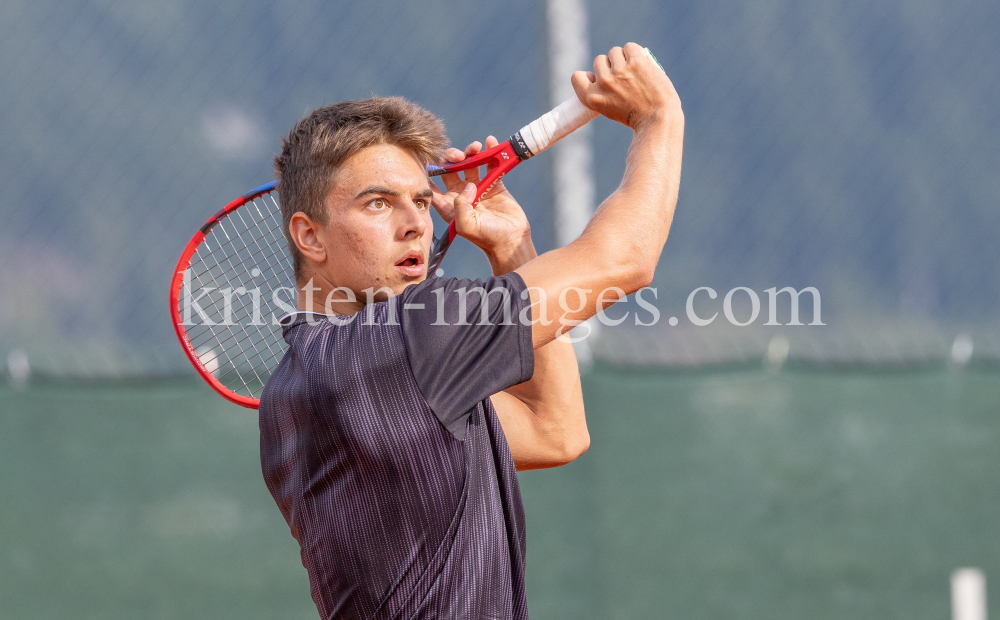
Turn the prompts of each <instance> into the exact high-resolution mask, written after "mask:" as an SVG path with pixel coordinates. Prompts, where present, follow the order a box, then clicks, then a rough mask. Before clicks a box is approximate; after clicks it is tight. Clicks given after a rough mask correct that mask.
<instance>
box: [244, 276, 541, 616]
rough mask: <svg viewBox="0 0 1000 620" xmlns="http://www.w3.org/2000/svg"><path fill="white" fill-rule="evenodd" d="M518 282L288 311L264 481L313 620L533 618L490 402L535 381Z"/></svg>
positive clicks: (264, 410)
mask: <svg viewBox="0 0 1000 620" xmlns="http://www.w3.org/2000/svg"><path fill="white" fill-rule="evenodd" d="M526 293H527V292H526V291H525V285H524V282H523V280H521V278H520V276H518V275H517V274H516V273H511V274H508V275H505V276H501V277H497V278H489V279H488V280H487V281H486V282H480V281H478V280H476V281H470V280H455V279H443V278H435V279H430V280H426V281H424V282H422V283H420V284H415V285H412V286H410V287H408V288H407V289H406V290H405V291H404V292H403V293H402V294H401V295H400V296H398V297H395V298H393V299H390V300H389V301H386V302H380V303H375V304H370V305H368V306H366V308H365V309H364V310H363V311H362V312H360V313H358V314H356V315H354V317H351V318H344V317H330V316H327V315H320V314H307V313H296V314H293V315H290V316H289V317H286V319H285V320H284V337H285V340H286V341H287V342H288V344H289V349H288V351H287V353H286V354H285V357H284V358H283V359H282V361H281V363H280V364H279V365H278V367H277V369H276V370H275V371H274V373H273V374H272V375H271V378H270V380H269V381H268V382H267V385H266V386H265V388H264V393H263V395H262V397H261V403H260V432H261V440H260V441H261V465H262V468H263V472H264V479H265V481H266V483H267V487H268V489H269V490H270V492H271V494H272V496H273V497H274V500H275V501H276V502H277V504H278V507H279V509H280V510H281V513H282V515H284V517H285V520H286V522H287V523H288V525H289V527H290V528H291V533H292V536H294V537H295V539H296V540H297V541H298V543H299V547H300V551H301V557H302V563H303V565H304V566H305V568H306V570H307V571H308V573H309V583H310V588H311V591H312V597H313V600H314V601H315V603H316V606H317V608H318V609H319V613H320V616H321V617H322V618H400V619H417V618H427V619H430V618H441V619H444V618H496V619H521V618H527V615H528V612H527V604H526V601H525V591H524V554H525V533H524V512H523V508H522V505H521V494H520V490H519V488H518V484H517V476H516V473H515V470H514V462H513V459H512V458H511V454H510V449H509V448H508V446H507V440H506V438H505V437H504V433H503V429H502V428H501V426H500V423H499V420H498V419H497V414H496V411H495V410H494V408H493V405H492V403H491V402H490V398H489V397H490V395H491V394H494V393H496V392H499V391H501V390H503V389H506V388H508V387H510V386H512V385H515V384H517V383H521V382H523V381H526V380H528V379H530V378H531V376H532V374H533V369H534V353H533V350H532V346H531V326H530V324H527V322H526V321H521V320H519V319H520V318H521V317H522V313H524V314H526V313H527V312H526V311H527V309H528V308H529V307H530V306H529V304H530V301H528V300H527V294H526Z"/></svg>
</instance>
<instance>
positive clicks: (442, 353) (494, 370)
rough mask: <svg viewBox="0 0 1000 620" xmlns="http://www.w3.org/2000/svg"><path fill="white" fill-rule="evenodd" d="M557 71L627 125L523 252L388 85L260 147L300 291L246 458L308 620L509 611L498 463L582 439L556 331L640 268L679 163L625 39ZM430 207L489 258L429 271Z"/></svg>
mask: <svg viewBox="0 0 1000 620" xmlns="http://www.w3.org/2000/svg"><path fill="white" fill-rule="evenodd" d="M572 79H573V86H574V88H575V90H576V93H577V96H578V97H579V98H580V100H581V101H582V102H583V104H584V105H586V106H587V107H589V108H591V109H593V110H595V111H597V112H600V113H601V114H603V115H605V116H607V117H608V118H611V119H613V120H615V121H618V122H621V123H623V124H625V125H627V126H628V127H630V128H631V129H632V130H633V131H634V136H633V141H632V145H631V148H630V150H629V153H628V159H627V164H626V171H625V176H624V179H623V180H622V183H621V186H620V187H619V188H618V190H617V191H615V192H614V194H612V195H611V196H610V197H609V198H608V199H607V200H606V201H605V202H604V203H603V204H602V205H601V207H600V209H599V210H598V212H597V213H596V214H595V216H594V218H593V220H592V221H591V222H590V224H589V226H588V227H587V229H586V230H585V231H584V233H583V234H582V235H581V236H580V238H579V239H577V240H576V241H574V242H573V243H571V244H569V245H568V246H566V247H564V248H561V249H558V250H554V251H552V252H548V253H546V254H543V255H541V256H536V253H535V249H534V247H533V245H532V242H531V235H530V228H529V226H528V222H527V219H526V218H525V216H524V213H523V211H522V210H521V208H520V206H519V205H518V204H517V202H516V201H515V200H514V199H513V197H511V195H510V194H509V193H508V192H507V191H506V189H504V187H503V186H502V184H498V185H497V186H496V187H494V188H493V190H492V191H490V192H489V193H488V195H487V196H486V198H485V199H483V200H482V201H481V202H479V203H478V204H477V205H476V206H475V207H473V206H472V204H471V203H472V201H473V199H474V197H475V187H474V185H473V183H472V182H474V181H476V180H477V178H475V176H474V173H473V176H472V177H468V178H466V179H459V178H458V176H457V175H452V176H446V177H445V179H444V182H445V190H444V191H441V190H436V188H435V186H433V184H432V183H431V182H430V180H429V179H428V177H427V174H426V171H425V165H426V164H428V163H431V162H438V161H440V158H441V154H442V151H444V146H445V144H446V141H445V137H444V128H443V126H442V124H441V123H440V122H439V121H438V120H437V119H436V118H435V117H434V116H432V115H431V114H430V113H428V112H427V111H425V110H423V109H421V108H419V107H418V106H416V105H415V104H412V103H409V102H407V101H405V100H403V99H399V98H373V99H368V100H363V101H347V102H343V103H340V104H335V105H331V106H328V107H325V108H321V109H319V110H316V111H315V112H313V113H312V114H310V115H309V116H308V117H307V118H305V119H303V120H302V121H300V122H299V123H298V124H297V125H296V126H295V127H294V129H292V131H291V133H290V134H289V136H288V139H287V140H286V141H285V143H284V148H283V150H282V153H281V154H280V155H279V156H278V157H277V158H276V160H275V167H276V171H277V175H278V177H279V178H280V181H281V184H280V192H281V196H280V198H281V208H282V216H283V221H284V224H285V229H286V234H287V238H288V243H289V249H290V251H291V254H292V256H293V258H294V264H295V274H296V278H297V281H298V286H299V287H300V288H301V289H302V294H300V295H299V312H297V313H294V314H292V315H289V316H288V317H285V319H284V320H283V325H284V327H283V329H284V337H285V340H286V341H287V342H288V344H289V349H288V352H287V353H286V355H285V357H284V359H283V360H282V361H281V363H280V365H279V366H278V367H277V369H276V370H275V371H274V373H273V374H272V375H271V378H270V380H269V381H268V382H267V385H266V387H265V389H264V392H263V395H262V397H261V402H260V430H261V463H262V466H263V471H264V478H265V480H266V482H267V486H268V488H269V490H270V491H271V494H272V495H273V496H274V499H275V501H276V502H277V504H278V507H279V508H280V509H281V512H282V514H283V515H284V517H285V520H286V521H287V522H288V524H289V526H290V528H291V532H292V535H293V536H294V537H295V539H296V540H297V541H298V542H299V545H300V549H301V556H302V563H303V564H304V565H305V567H306V569H307V571H308V573H309V582H310V587H311V591H312V597H313V600H314V601H315V603H316V606H317V607H318V609H319V613H320V616H321V617H323V618H407V619H411V618H470V619H478V618H497V619H512V618H518V619H520V618H527V615H528V610H527V603H526V600H525V585H524V570H525V531H524V513H523V509H522V505H521V495H520V491H519V488H518V483H517V475H516V470H526V469H534V468H543V467H555V466H558V465H563V464H565V463H568V462H570V461H572V460H573V459H575V458H576V457H577V456H579V455H580V454H582V453H583V452H584V451H585V450H586V449H587V447H588V445H589V442H590V439H589V435H588V432H587V425H586V421H585V419H584V408H583V398H582V395H581V391H580V375H579V371H578V368H577V363H576V358H575V357H574V354H573V348H572V345H570V344H568V343H567V342H563V341H560V340H556V338H557V336H558V335H559V334H560V333H561V331H563V330H565V329H566V325H571V324H573V322H577V321H582V320H585V319H587V318H589V317H591V316H593V315H594V314H596V313H597V311H598V310H600V309H601V306H599V305H597V303H598V302H597V298H598V293H599V292H600V291H602V290H605V289H609V288H611V287H618V288H620V289H623V290H624V291H626V292H629V293H631V292H634V291H636V290H638V289H640V288H641V287H643V286H645V285H647V284H649V282H650V281H651V279H652V277H653V271H654V269H655V267H656V263H657V260H658V258H659V254H660V252H661V250H662V248H663V244H664V243H665V241H666V238H667V233H668V230H669V228H670V221H671V218H672V215H673V210H674V205H675V203H676V200H677V191H678V184H679V181H680V167H681V150H682V142H683V131H684V117H683V114H682V112H681V106H680V100H679V98H678V97H677V94H676V92H675V91H674V88H673V86H672V84H671V83H670V80H669V79H668V78H667V77H666V76H665V75H664V74H663V73H662V72H661V71H660V69H659V68H658V67H657V66H656V65H655V64H654V63H653V61H651V60H650V59H649V58H647V57H646V55H645V54H644V53H643V48H642V47H640V46H638V45H636V44H634V43H629V44H628V45H626V46H625V47H624V48H620V47H615V48H613V49H612V50H611V51H610V52H609V53H608V54H607V55H601V56H598V57H597V58H596V59H595V61H594V71H593V73H590V72H583V71H580V72H577V73H576V74H574V75H573V78H572ZM494 144H496V141H495V140H494V139H492V138H490V139H489V140H488V141H487V143H486V146H487V147H488V146H492V145H494ZM479 149H480V145H479V144H478V143H474V144H473V145H471V146H470V147H469V148H468V149H466V151H465V152H464V153H463V152H461V151H458V150H457V149H450V150H448V151H444V153H443V155H444V158H445V159H447V160H450V161H460V160H461V159H463V158H464V157H465V156H466V155H467V154H471V153H476V152H478V151H479ZM432 206H433V207H435V208H437V209H438V211H439V213H440V214H441V215H442V217H444V218H445V219H446V220H451V219H452V218H455V219H456V220H457V222H456V226H457V230H458V234H459V235H461V236H463V237H465V238H467V239H469V240H470V241H472V242H473V243H475V244H476V245H478V246H479V247H480V248H482V250H483V251H484V252H485V253H486V255H487V257H488V258H489V261H490V264H491V266H492V270H493V276H492V277H490V278H488V279H486V280H485V281H479V280H476V281H469V280H456V279H449V278H443V277H441V278H428V275H429V274H427V273H426V262H427V258H428V251H429V248H430V245H431V240H432V224H431V216H430V209H431V207H432ZM574 309H575V310H574Z"/></svg>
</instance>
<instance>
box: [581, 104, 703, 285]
mask: <svg viewBox="0 0 1000 620" xmlns="http://www.w3.org/2000/svg"><path fill="white" fill-rule="evenodd" d="M683 140H684V115H683V113H681V110H680V104H679V102H678V103H677V106H676V108H672V109H666V110H663V111H661V112H659V113H657V114H655V115H654V116H651V117H650V118H649V119H647V120H646V121H645V122H644V123H643V124H642V125H641V126H640V127H639V128H638V129H637V130H636V132H635V135H634V138H633V140H632V145H631V147H630V149H629V153H628V159H627V160H626V165H625V174H624V177H623V178H622V182H621V185H620V186H619V187H618V189H617V190H616V191H615V192H614V193H613V194H612V195H611V196H609V197H608V199H607V200H605V201H604V203H603V204H602V205H601V206H600V208H599V209H598V210H597V213H595V214H594V217H593V218H592V219H591V221H590V224H589V225H588V226H587V228H586V229H585V230H584V232H583V234H582V235H581V236H580V238H579V239H578V240H576V241H575V242H574V243H572V244H570V245H569V246H567V247H566V248H565V250H567V253H568V254H570V260H577V261H580V264H589V265H593V266H595V267H598V266H602V265H603V266H606V267H607V268H606V269H603V270H602V269H600V268H597V269H595V270H594V275H593V278H594V279H595V280H597V281H594V282H593V283H592V284H593V285H594V288H596V289H597V290H603V289H605V288H607V287H609V286H620V287H621V288H623V289H625V291H626V293H632V292H634V291H635V290H638V289H639V288H641V287H643V286H645V285H647V284H648V283H649V281H650V280H651V279H652V275H653V271H654V270H655V268H656V263H657V261H658V260H659V257H660V253H661V252H662V250H663V246H664V244H665V243H666V240H667V235H668V233H669V232H670V224H671V221H672V220H673V215H674V207H675V206H676V204H677V193H678V190H679V187H680V172H681V159H682V151H683Z"/></svg>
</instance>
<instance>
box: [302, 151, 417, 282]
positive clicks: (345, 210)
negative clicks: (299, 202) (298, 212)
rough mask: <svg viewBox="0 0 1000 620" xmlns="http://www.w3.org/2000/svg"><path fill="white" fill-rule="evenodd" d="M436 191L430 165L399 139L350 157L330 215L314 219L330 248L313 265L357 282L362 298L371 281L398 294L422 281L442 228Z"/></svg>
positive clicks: (331, 277)
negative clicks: (437, 226) (437, 223)
mask: <svg viewBox="0 0 1000 620" xmlns="http://www.w3.org/2000/svg"><path fill="white" fill-rule="evenodd" d="M431 195H432V194H431V186H430V180H429V179H428V177H427V172H426V169H425V167H424V165H423V164H422V163H421V162H420V161H419V160H418V159H417V158H416V157H414V156H413V155H412V154H411V153H409V152H407V151H405V150H403V149H401V148H399V147H396V146H392V145H387V144H382V145H378V146H372V147H369V148H366V149H364V150H363V151H360V152H358V153H356V154H355V155H353V156H351V157H350V158H348V159H347V160H346V161H344V162H343V163H342V164H341V166H340V167H339V170H338V172H337V177H336V179H335V181H334V187H333V189H332V190H331V192H330V193H329V195H328V196H327V208H328V212H329V219H328V221H327V223H326V224H325V225H323V224H319V223H314V226H315V242H316V243H318V244H319V245H321V246H322V247H323V249H324V252H323V256H322V257H320V256H315V257H308V258H321V259H322V260H317V261H315V262H314V264H313V265H312V267H313V268H314V271H315V275H316V276H318V277H317V278H316V279H317V280H322V281H325V283H326V284H327V286H342V287H346V288H349V289H351V290H352V291H354V294H355V296H356V297H357V298H358V299H359V300H364V299H365V298H366V297H365V293H364V290H365V289H367V288H374V289H376V290H377V289H380V288H383V287H386V288H389V289H392V291H393V293H394V294H396V295H398V294H399V293H402V292H403V289H405V288H406V287H407V286H409V285H410V284H414V283H416V282H420V281H422V280H423V279H424V278H426V277H427V256H428V253H429V251H430V246H431V241H432V238H433V234H434V228H433V224H432V222H431V214H430V209H431ZM338 297H339V296H338ZM386 297H387V295H386V293H384V292H383V293H379V294H378V295H377V296H376V297H375V299H378V300H381V299H384V298H386Z"/></svg>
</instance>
